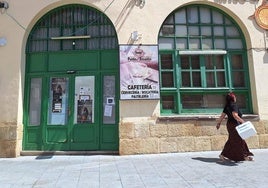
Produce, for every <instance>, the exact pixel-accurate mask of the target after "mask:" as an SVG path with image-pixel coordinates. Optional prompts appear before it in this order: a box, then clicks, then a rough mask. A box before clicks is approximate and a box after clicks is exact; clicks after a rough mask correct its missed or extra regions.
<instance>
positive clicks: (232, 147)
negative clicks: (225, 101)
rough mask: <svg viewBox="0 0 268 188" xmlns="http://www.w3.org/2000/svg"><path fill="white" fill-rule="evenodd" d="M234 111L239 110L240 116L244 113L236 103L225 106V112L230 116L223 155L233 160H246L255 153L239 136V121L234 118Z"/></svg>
mask: <svg viewBox="0 0 268 188" xmlns="http://www.w3.org/2000/svg"><path fill="white" fill-rule="evenodd" d="M233 111H235V112H237V113H238V115H239V117H242V113H241V112H240V110H239V108H238V107H237V105H236V103H232V104H231V105H228V106H225V107H224V110H223V112H224V113H225V114H227V116H228V120H227V131H228V133H229V137H228V140H227V142H226V143H225V145H224V148H223V150H222V152H221V155H223V156H224V157H226V158H228V159H230V160H233V161H244V160H245V157H247V156H253V153H251V152H250V151H249V149H248V146H247V143H246V142H245V140H243V139H242V138H241V137H240V136H239V134H238V132H237V131H236V129H235V127H236V126H237V125H239V123H238V122H237V121H236V120H235V119H234V117H233V115H232V112H233Z"/></svg>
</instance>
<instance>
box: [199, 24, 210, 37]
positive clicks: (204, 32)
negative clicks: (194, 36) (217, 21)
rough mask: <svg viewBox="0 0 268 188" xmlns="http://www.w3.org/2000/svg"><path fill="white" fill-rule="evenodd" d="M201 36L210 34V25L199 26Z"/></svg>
mask: <svg viewBox="0 0 268 188" xmlns="http://www.w3.org/2000/svg"><path fill="white" fill-rule="evenodd" d="M201 35H202V36H211V27H206V26H202V27H201Z"/></svg>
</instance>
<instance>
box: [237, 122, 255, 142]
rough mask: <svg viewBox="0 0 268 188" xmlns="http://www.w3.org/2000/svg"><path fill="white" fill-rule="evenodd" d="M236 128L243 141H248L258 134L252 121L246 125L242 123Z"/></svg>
mask: <svg viewBox="0 0 268 188" xmlns="http://www.w3.org/2000/svg"><path fill="white" fill-rule="evenodd" d="M235 128H236V130H237V132H238V134H239V135H240V137H241V138H242V139H247V138H249V137H251V136H254V135H255V134H257V131H256V130H255V127H254V126H253V125H252V123H251V122H250V121H246V122H245V123H242V124H240V125H238V126H236V127H235Z"/></svg>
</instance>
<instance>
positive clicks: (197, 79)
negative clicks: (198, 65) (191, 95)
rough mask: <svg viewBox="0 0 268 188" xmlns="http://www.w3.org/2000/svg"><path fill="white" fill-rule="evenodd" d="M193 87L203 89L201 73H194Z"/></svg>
mask: <svg viewBox="0 0 268 188" xmlns="http://www.w3.org/2000/svg"><path fill="white" fill-rule="evenodd" d="M192 76H193V87H201V73H200V72H193V75H192Z"/></svg>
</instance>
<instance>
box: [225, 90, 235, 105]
mask: <svg viewBox="0 0 268 188" xmlns="http://www.w3.org/2000/svg"><path fill="white" fill-rule="evenodd" d="M233 102H235V94H234V93H233V92H230V93H228V95H226V105H229V104H231V103H233Z"/></svg>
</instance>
